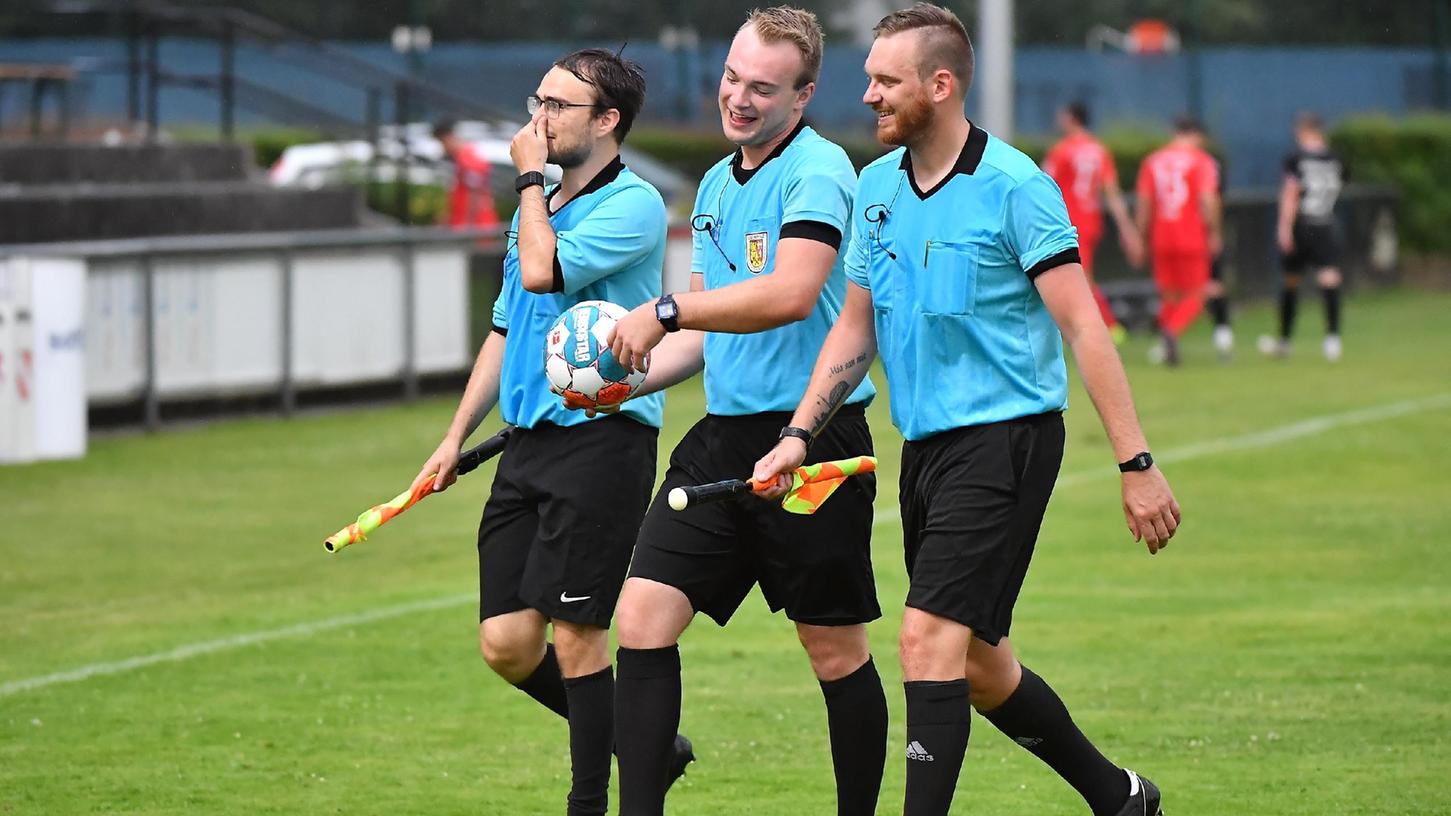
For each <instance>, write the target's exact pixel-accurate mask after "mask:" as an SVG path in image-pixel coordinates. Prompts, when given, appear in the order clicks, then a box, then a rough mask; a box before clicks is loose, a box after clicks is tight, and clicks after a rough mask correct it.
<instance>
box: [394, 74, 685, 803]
mask: <svg viewBox="0 0 1451 816" xmlns="http://www.w3.org/2000/svg"><path fill="white" fill-rule="evenodd" d="M644 101H645V75H644V72H643V70H642V69H641V68H640V66H639V65H637V64H636V63H634V62H631V61H629V60H623V59H621V58H620V57H619V56H618V55H616V54H612V53H610V52H609V51H603V50H600V49H585V50H583V51H577V52H575V53H573V54H569V55H568V56H565V57H563V58H561V59H560V60H559V61H558V62H556V63H555V64H554V66H553V67H552V68H550V70H549V72H548V73H546V74H545V75H544V78H543V79H542V80H540V82H539V86H538V90H536V91H535V92H534V94H532V95H531V96H530V97H529V99H528V102H527V108H528V111H529V113H530V114H531V115H532V118H531V119H530V121H529V123H528V124H526V125H524V127H523V128H521V129H520V130H519V132H518V133H517V134H516V135H515V136H514V141H513V142H512V144H511V145H510V148H509V152H510V154H511V156H512V157H513V159H514V163H515V165H516V166H517V167H518V169H519V174H520V175H519V178H518V179H517V180H516V181H515V184H514V187H515V189H517V190H518V191H519V194H520V203H519V210H518V212H517V213H515V215H514V224H513V230H512V235H513V236H514V237H513V239H512V240H511V241H510V242H509V246H508V251H507V252H506V253H505V256H504V274H503V283H502V285H501V287H500V291H499V297H498V299H497V300H496V301H495V303H494V314H493V318H494V330H493V332H491V333H490V334H489V337H488V339H487V340H485V341H484V345H483V348H482V349H480V350H479V355H478V359H477V361H476V362H475V363H474V370H473V373H472V374H471V375H470V376H469V382H468V385H467V386H466V387H465V389H464V394H463V398H462V399H461V400H460V401H459V406H458V410H457V412H456V413H455V414H454V418H453V422H452V423H451V424H450V426H449V428H448V431H447V432H446V433H445V434H444V438H443V441H442V442H440V443H439V445H438V448H437V450H435V451H434V453H433V455H432V456H430V457H429V459H428V461H427V462H425V463H424V465H423V468H422V469H421V470H420V471H419V474H418V478H424V477H426V476H427V475H428V474H431V473H436V474H438V475H437V477H436V478H435V479H434V484H433V489H434V490H435V491H439V490H444V489H446V488H448V486H449V485H451V484H453V482H454V480H455V479H456V478H457V469H458V462H459V450H460V448H461V447H462V445H463V442H464V440H465V439H467V438H468V436H469V435H470V434H472V433H473V432H474V430H475V429H476V428H478V426H479V423H480V422H482V421H483V419H484V417H485V416H486V415H487V414H488V413H489V411H490V410H492V409H493V407H494V406H495V405H497V406H498V408H499V413H500V414H501V416H502V418H503V420H504V421H505V422H507V423H508V424H510V425H512V426H514V430H513V432H512V433H511V434H510V435H509V439H508V442H507V444H506V447H505V448H504V452H503V454H502V455H501V456H500V457H499V466H498V470H497V473H496V474H495V476H494V483H493V487H492V488H491V490H490V494H489V499H488V502H487V503H486V504H485V505H484V513H483V519H482V520H481V521H480V523H479V530H478V551H479V647H480V649H481V650H482V652H483V656H484V660H485V661H486V662H487V663H488V664H489V668H491V669H493V670H494V672H495V673H497V674H498V675H499V676H500V677H502V678H504V679H505V680H506V681H508V682H509V683H511V684H512V685H514V686H515V687H517V688H518V689H519V690H521V691H523V692H525V693H526V694H528V695H529V696H530V697H532V698H534V699H535V700H537V701H538V702H539V703H540V704H541V705H543V706H544V707H545V708H547V709H549V710H550V711H553V712H555V713H556V714H559V715H561V716H563V717H566V718H568V720H569V755H570V764H571V768H572V771H573V781H572V784H571V787H570V791H569V798H568V805H567V807H568V810H567V813H568V814H569V816H603V814H604V813H605V811H606V810H607V805H608V790H609V781H610V749H611V747H612V745H613V741H614V716H613V712H614V677H613V675H612V673H611V671H610V657H609V623H610V617H611V615H613V614H614V611H615V600H616V599H617V598H618V597H619V593H620V585H621V584H622V583H623V582H624V579H625V570H626V568H627V567H628V566H629V563H630V553H631V551H632V550H633V549H634V543H635V540H634V530H635V528H636V527H637V526H638V525H639V522H640V519H641V517H643V516H644V514H645V508H646V506H647V505H648V503H649V501H650V488H651V486H652V485H653V483H654V481H655V448H656V439H657V437H658V436H659V432H660V430H659V429H660V422H661V419H662V415H663V413H664V404H663V399H662V398H661V397H660V396H658V395H657V396H655V397H647V398H645V399H641V400H636V401H634V402H632V403H630V405H628V406H627V407H626V408H625V409H624V410H622V411H621V412H619V414H618V415H617V416H610V417H585V416H584V415H582V414H579V413H577V412H575V411H570V410H568V409H566V408H565V407H563V406H562V405H560V404H559V400H558V398H557V397H555V396H554V395H553V394H551V393H550V391H549V387H548V383H547V381H546V379H545V377H544V374H543V371H542V366H541V363H540V360H541V353H542V350H543V348H544V339H545V334H546V333H547V332H548V330H549V327H550V326H551V325H552V324H553V323H554V321H555V319H556V318H557V317H559V315H560V314H561V313H562V312H564V311H565V310H566V309H568V308H570V307H571V306H573V305H575V304H576V303H579V302H581V301H586V300H608V301H611V302H615V303H620V302H625V303H634V302H638V301H639V300H641V299H643V298H646V297H650V296H653V295H658V294H659V292H660V279H661V271H662V267H663V264H664V260H665V221H666V216H665V203H664V202H663V201H662V200H661V198H660V194H659V193H658V192H657V191H656V190H655V188H654V187H651V186H650V184H649V183H648V182H646V181H645V180H644V179H641V178H640V177H639V176H637V175H635V174H634V172H632V171H631V170H630V169H629V168H628V167H626V166H625V165H624V163H623V162H621V160H620V143H621V142H623V141H624V139H625V135H626V134H627V133H629V131H630V126H631V124H633V122H634V121H635V116H636V114H638V113H639V112H640V107H641V105H643V104H644ZM546 161H547V162H549V163H552V164H556V165H559V166H560V167H561V168H562V169H563V171H564V173H563V179H562V180H561V181H560V183H559V184H558V185H555V186H554V187H552V188H550V189H547V190H546V189H545V179H544V172H543V171H544V164H545V162H546ZM550 629H553V634H554V639H553V640H554V642H553V643H551V642H550V641H549V639H548V637H547V636H548V634H549V630H550ZM671 736H672V737H674V736H675V735H673V734H672V735H671ZM667 752H668V753H669V754H670V756H671V767H670V770H669V773H670V777H671V778H673V777H675V776H679V775H680V774H681V773H683V772H684V768H685V764H686V763H688V762H689V761H690V760H691V759H692V758H693V755H692V753H691V749H690V744H689V742H688V741H687V740H685V739H684V738H683V737H678V738H675V740H674V742H673V743H672V745H671V746H667ZM519 761H521V762H524V761H528V760H526V759H525V758H522V757H521V758H519Z"/></svg>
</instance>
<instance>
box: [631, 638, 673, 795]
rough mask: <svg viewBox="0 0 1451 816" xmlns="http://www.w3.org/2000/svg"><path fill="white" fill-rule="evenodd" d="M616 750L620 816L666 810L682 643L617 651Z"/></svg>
mask: <svg viewBox="0 0 1451 816" xmlns="http://www.w3.org/2000/svg"><path fill="white" fill-rule="evenodd" d="M615 668H616V671H618V672H619V680H618V682H616V683H615V726H616V727H615V755H616V756H617V757H618V758H619V761H620V816H660V814H663V813H664V812H665V777H666V775H667V774H668V773H669V771H670V755H671V750H672V747H673V746H674V744H675V732H676V731H677V730H678V729H679V728H680V647H679V646H667V647H665V648H663V649H627V648H625V647H623V646H621V647H620V649H619V651H617V652H616V653H615Z"/></svg>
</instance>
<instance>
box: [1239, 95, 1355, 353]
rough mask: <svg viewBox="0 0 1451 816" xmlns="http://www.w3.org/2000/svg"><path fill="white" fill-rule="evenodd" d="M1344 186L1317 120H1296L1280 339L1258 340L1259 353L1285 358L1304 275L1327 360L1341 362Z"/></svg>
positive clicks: (1307, 116)
mask: <svg viewBox="0 0 1451 816" xmlns="http://www.w3.org/2000/svg"><path fill="white" fill-rule="evenodd" d="M1344 184H1345V166H1344V165H1343V164H1342V163H1341V161H1340V159H1339V158H1338V157H1337V156H1336V155H1335V154H1334V153H1333V152H1331V150H1330V145H1329V143H1328V142H1327V141H1326V139H1325V129H1324V126H1323V125H1322V124H1321V122H1320V117H1319V116H1316V115H1315V114H1313V113H1301V114H1300V115H1299V116H1297V117H1295V152H1294V153H1291V154H1290V155H1289V156H1288V157H1286V158H1285V179H1284V182H1283V184H1282V186H1281V187H1280V217H1279V229H1278V236H1277V237H1278V241H1279V245H1280V252H1281V253H1282V255H1281V258H1282V262H1283V267H1284V273H1285V288H1284V290H1283V291H1282V292H1281V293H1280V336H1279V337H1278V338H1275V337H1270V336H1268V335H1266V336H1262V337H1260V341H1259V347H1260V351H1262V352H1264V353H1265V354H1268V355H1271V356H1275V357H1284V356H1287V355H1288V354H1289V352H1290V336H1291V335H1292V334H1293V333H1294V328H1295V301H1296V290H1297V289H1298V288H1299V285H1300V280H1301V278H1302V277H1304V275H1305V274H1306V273H1307V272H1314V273H1315V281H1316V283H1318V284H1319V285H1320V291H1321V293H1322V294H1323V295H1324V296H1325V345H1324V350H1325V359H1327V360H1329V361H1331V362H1335V361H1336V360H1339V359H1340V352H1341V349H1340V283H1341V275H1340V266H1339V264H1340V247H1339V241H1338V239H1337V236H1336V233H1335V201H1336V199H1337V198H1339V197H1340V189H1341V187H1342V186H1344Z"/></svg>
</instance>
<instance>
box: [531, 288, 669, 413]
mask: <svg viewBox="0 0 1451 816" xmlns="http://www.w3.org/2000/svg"><path fill="white" fill-rule="evenodd" d="M627 314H629V310H627V309H625V308H623V307H620V306H616V305H615V304H613V303H609V302H607V301H603V300H586V301H584V302H583V303H576V304H575V305H573V306H571V307H569V308H568V309H566V310H565V312H564V314H561V315H560V316H559V318H558V319H557V320H555V321H554V325H552V326H550V327H549V333H548V334H546V335H545V338H544V373H545V376H547V377H548V378H549V390H550V391H553V392H554V393H556V394H558V395H560V396H561V397H564V402H565V404H567V405H569V406H570V407H572V408H594V407H596V406H600V405H618V404H620V403H622V402H624V401H625V400H626V399H629V397H630V395H631V394H634V393H635V392H636V391H637V390H639V388H640V385H641V384H642V383H644V382H645V372H643V371H629V370H627V369H626V368H625V367H624V366H623V365H621V364H620V363H619V361H618V360H616V359H615V355H614V353H613V352H611V351H610V346H609V344H608V343H607V342H606V340H608V339H609V336H610V331H611V330H612V329H613V328H614V327H615V323H617V322H619V320H620V319H621V318H623V317H624V316H625V315H627ZM648 363H649V358H648V357H646V364H647V366H648Z"/></svg>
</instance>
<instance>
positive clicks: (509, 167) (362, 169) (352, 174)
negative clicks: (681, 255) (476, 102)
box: [267, 121, 689, 205]
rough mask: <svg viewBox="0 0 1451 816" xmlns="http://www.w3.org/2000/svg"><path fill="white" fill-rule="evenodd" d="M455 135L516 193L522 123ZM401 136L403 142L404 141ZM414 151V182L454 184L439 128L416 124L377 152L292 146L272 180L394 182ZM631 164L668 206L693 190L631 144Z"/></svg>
mask: <svg viewBox="0 0 1451 816" xmlns="http://www.w3.org/2000/svg"><path fill="white" fill-rule="evenodd" d="M454 127H455V129H454V132H455V133H456V134H458V136H459V138H461V139H464V140H465V141H467V142H469V143H470V144H472V145H473V146H474V148H475V149H476V150H477V151H478V152H479V155H481V156H483V157H484V158H485V159H487V160H488V161H489V163H490V164H492V165H493V166H494V173H493V178H494V179H495V181H496V183H495V185H494V186H495V192H496V193H507V194H510V195H512V194H513V184H512V182H513V180H514V177H515V176H516V175H518V173H517V172H515V169H514V161H513V159H511V158H510V157H509V142H510V140H512V139H513V137H514V134H515V133H516V132H517V131H518V129H519V128H520V127H522V125H520V124H518V123H514V122H499V123H497V124H493V125H491V124H488V123H486V122H467V121H466V122H459V123H457V124H456V125H455V126H454ZM400 136H401V137H402V138H400ZM405 143H406V144H407V152H408V182H409V183H410V184H417V185H435V186H439V187H448V186H450V185H451V184H452V183H453V164H452V163H451V162H449V161H448V158H447V157H446V156H445V155H444V152H443V145H442V144H440V143H439V141H438V140H437V139H435V138H433V126H432V125H430V124H427V123H422V122H415V123H413V124H410V125H407V126H406V127H405V128H403V130H402V132H401V134H400V131H399V128H398V127H397V126H396V125H388V126H385V127H384V128H382V132H381V134H380V139H379V142H378V150H377V151H376V164H374V160H375V151H374V148H373V143H372V142H370V141H366V140H362V139H358V140H354V141H347V142H319V143H316V144H298V145H292V146H291V147H289V148H287V149H286V150H284V151H282V155H281V156H279V157H278V159H277V161H276V163H274V164H273V165H272V167H271V169H270V170H269V171H268V174H267V175H268V179H269V180H270V181H271V182H272V183H273V184H275V185H277V186H279V187H306V188H309V189H314V188H317V187H323V186H326V185H331V184H346V183H354V182H359V181H364V180H368V179H372V180H375V181H379V182H385V183H386V182H391V181H393V180H395V179H396V178H397V177H398V165H399V163H400V160H401V159H402V157H403V153H404V144H405ZM620 153H621V156H622V157H623V158H624V160H625V163H626V164H628V165H629V166H630V169H631V170H633V171H635V173H637V174H638V175H639V176H640V177H641V178H643V179H645V180H646V181H648V182H650V183H651V184H653V185H655V188H656V189H657V190H659V191H660V195H661V196H663V197H664V198H665V202H666V204H667V205H668V204H669V203H670V202H671V201H672V200H673V199H674V198H676V197H677V196H679V195H680V194H681V193H684V192H689V182H687V181H686V179H685V177H684V176H682V175H681V174H680V173H677V172H676V171H674V170H672V169H671V168H670V167H668V166H666V165H664V164H661V163H660V162H658V161H656V160H654V159H652V158H650V157H649V156H646V155H645V154H643V153H640V152H639V151H636V150H631V149H630V148H629V147H628V146H627V147H624V148H622V149H621V151H620ZM544 176H545V178H547V179H548V180H549V181H550V182H551V183H552V182H556V181H559V179H560V169H559V168H558V167H556V166H554V165H552V164H551V165H547V166H545V168H544Z"/></svg>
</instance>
